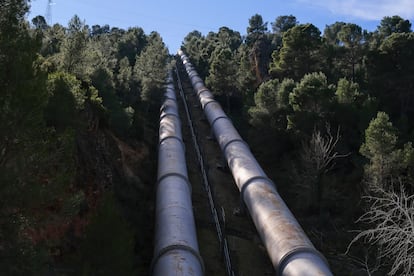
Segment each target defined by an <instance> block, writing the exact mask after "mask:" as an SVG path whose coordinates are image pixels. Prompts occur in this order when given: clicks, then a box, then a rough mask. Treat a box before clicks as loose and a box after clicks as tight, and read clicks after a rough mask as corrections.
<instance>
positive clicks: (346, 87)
mask: <svg viewBox="0 0 414 276" xmlns="http://www.w3.org/2000/svg"><path fill="white" fill-rule="evenodd" d="M335 95H336V98H337V100H338V102H339V103H341V104H351V103H353V102H355V100H356V98H357V97H358V96H359V95H360V94H359V85H358V84H357V83H354V82H352V81H348V80H347V79H345V78H342V79H340V80H339V81H338V85H337V87H336V92H335Z"/></svg>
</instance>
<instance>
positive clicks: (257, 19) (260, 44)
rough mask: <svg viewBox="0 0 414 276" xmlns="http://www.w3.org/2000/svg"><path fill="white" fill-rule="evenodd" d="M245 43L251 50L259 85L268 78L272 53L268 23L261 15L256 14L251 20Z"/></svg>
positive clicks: (251, 60) (251, 59) (251, 61)
mask: <svg viewBox="0 0 414 276" xmlns="http://www.w3.org/2000/svg"><path fill="white" fill-rule="evenodd" d="M245 43H246V45H247V46H248V47H249V49H250V53H249V55H250V63H251V64H252V65H253V67H254V71H255V74H256V80H257V85H259V84H260V83H262V82H263V80H265V79H266V78H267V75H268V66H269V62H270V55H271V53H272V49H271V39H270V37H269V35H268V33H267V22H263V18H262V16H261V15H259V14H255V15H253V16H252V17H251V18H250V19H249V26H248V27H247V35H246V39H245Z"/></svg>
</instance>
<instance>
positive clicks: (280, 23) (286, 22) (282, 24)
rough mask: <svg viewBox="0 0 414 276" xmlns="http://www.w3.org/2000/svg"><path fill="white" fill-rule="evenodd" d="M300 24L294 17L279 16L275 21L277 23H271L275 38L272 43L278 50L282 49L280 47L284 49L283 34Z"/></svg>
mask: <svg viewBox="0 0 414 276" xmlns="http://www.w3.org/2000/svg"><path fill="white" fill-rule="evenodd" d="M298 24H299V22H298V21H297V20H296V17H295V16H293V15H283V16H278V17H277V18H276V19H275V22H272V23H271V25H272V31H273V36H274V37H273V41H272V43H273V44H274V47H275V48H276V49H280V47H282V37H283V34H284V33H286V32H287V31H288V30H290V29H292V28H293V27H295V26H296V25H298Z"/></svg>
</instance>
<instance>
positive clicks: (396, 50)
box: [367, 33, 414, 126]
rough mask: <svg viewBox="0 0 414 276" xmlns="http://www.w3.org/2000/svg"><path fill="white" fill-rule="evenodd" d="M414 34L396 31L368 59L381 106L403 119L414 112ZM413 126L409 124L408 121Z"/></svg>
mask: <svg viewBox="0 0 414 276" xmlns="http://www.w3.org/2000/svg"><path fill="white" fill-rule="evenodd" d="M413 47H414V34H413V33H394V34H392V35H390V36H389V37H387V38H386V39H385V40H384V41H383V42H382V44H381V46H380V47H379V49H378V51H371V53H370V55H368V59H367V70H368V81H369V85H370V90H371V91H372V92H371V93H372V95H373V96H375V97H376V98H377V99H378V100H379V102H380V108H381V109H383V110H384V111H386V112H387V113H388V114H389V115H390V116H391V117H392V118H394V117H397V118H398V117H399V118H400V119H401V120H403V119H404V118H409V117H411V116H413V115H414V106H413V104H414V94H413V93H412V88H413V87H414V79H413V78H412V77H411V76H412V75H413V74H414V52H413V51H412V49H413ZM408 126H410V124H408Z"/></svg>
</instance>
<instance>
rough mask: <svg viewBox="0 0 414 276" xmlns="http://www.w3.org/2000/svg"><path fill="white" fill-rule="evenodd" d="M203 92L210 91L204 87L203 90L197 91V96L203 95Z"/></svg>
mask: <svg viewBox="0 0 414 276" xmlns="http://www.w3.org/2000/svg"><path fill="white" fill-rule="evenodd" d="M204 92H210V93H211V91H210V90H209V89H208V88H207V87H204V88H202V89H200V90H198V91H197V96H199V97H200V95H201V94H203V93H204Z"/></svg>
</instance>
